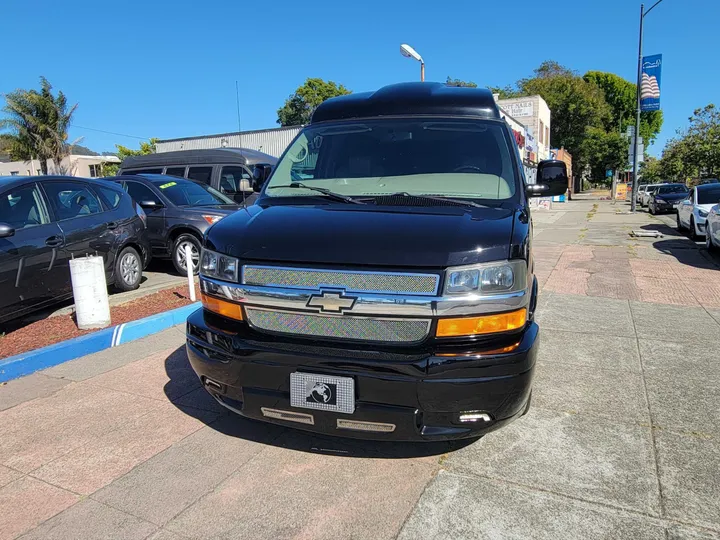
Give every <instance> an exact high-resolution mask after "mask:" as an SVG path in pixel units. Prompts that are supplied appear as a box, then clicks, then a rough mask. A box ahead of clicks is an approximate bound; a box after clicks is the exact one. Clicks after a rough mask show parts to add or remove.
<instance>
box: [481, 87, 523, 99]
mask: <svg viewBox="0 0 720 540" xmlns="http://www.w3.org/2000/svg"><path fill="white" fill-rule="evenodd" d="M488 90H490V91H491V92H492V93H493V94H497V95H498V97H499V98H500V99H510V98H514V97H522V94H521V93H520V92H518V91H517V90H516V89H514V88H513V87H512V86H510V85H509V84H508V85H505V86H502V87H500V86H488Z"/></svg>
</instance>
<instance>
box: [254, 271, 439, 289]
mask: <svg viewBox="0 0 720 540" xmlns="http://www.w3.org/2000/svg"><path fill="white" fill-rule="evenodd" d="M248 268H259V269H262V270H287V271H290V272H319V273H327V274H330V275H332V274H343V275H352V274H361V275H364V276H404V277H420V278H428V277H430V278H433V279H434V280H435V289H434V290H433V291H431V292H427V293H425V292H420V293H413V292H407V291H379V290H375V291H373V290H369V289H352V288H348V287H342V286H339V285H334V284H331V283H327V284H326V283H319V284H318V288H320V287H324V288H327V289H344V290H346V291H348V292H353V293H355V292H365V293H374V294H402V295H405V296H435V295H437V293H438V290H439V289H440V275H439V274H434V273H432V272H424V273H423V272H382V271H368V270H331V269H327V268H305V267H298V266H268V265H262V264H244V265H243V266H242V277H241V278H240V282H241V283H242V284H243V285H247V283H246V282H245V270H246V269H248ZM249 286H254V287H272V288H277V289H305V287H302V286H301V285H278V284H274V283H271V284H265V285H249Z"/></svg>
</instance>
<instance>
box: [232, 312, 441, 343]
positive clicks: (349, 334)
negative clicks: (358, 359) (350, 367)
mask: <svg viewBox="0 0 720 540" xmlns="http://www.w3.org/2000/svg"><path fill="white" fill-rule="evenodd" d="M245 313H246V315H247V319H248V323H250V325H251V326H253V327H254V328H255V329H257V330H260V331H264V332H271V333H275V334H288V335H298V336H309V337H326V338H333V339H345V340H352V341H367V342H375V343H418V342H420V341H422V340H424V339H425V338H426V337H427V335H428V332H429V330H430V321H429V320H426V319H387V318H369V317H349V316H334V317H333V316H325V315H315V314H310V313H298V312H290V311H271V310H266V309H257V308H245Z"/></svg>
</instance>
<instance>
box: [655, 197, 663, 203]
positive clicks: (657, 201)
mask: <svg viewBox="0 0 720 540" xmlns="http://www.w3.org/2000/svg"><path fill="white" fill-rule="evenodd" d="M655 202H656V203H665V202H666V201H665V199H663V198H661V197H655Z"/></svg>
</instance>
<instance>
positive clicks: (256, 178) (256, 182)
mask: <svg viewBox="0 0 720 540" xmlns="http://www.w3.org/2000/svg"><path fill="white" fill-rule="evenodd" d="M271 172H272V165H268V164H267V163H258V164H257V165H255V167H254V168H253V179H252V189H253V191H254V192H255V193H260V191H262V188H263V186H264V185H265V182H267V179H268V178H270V173H271Z"/></svg>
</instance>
